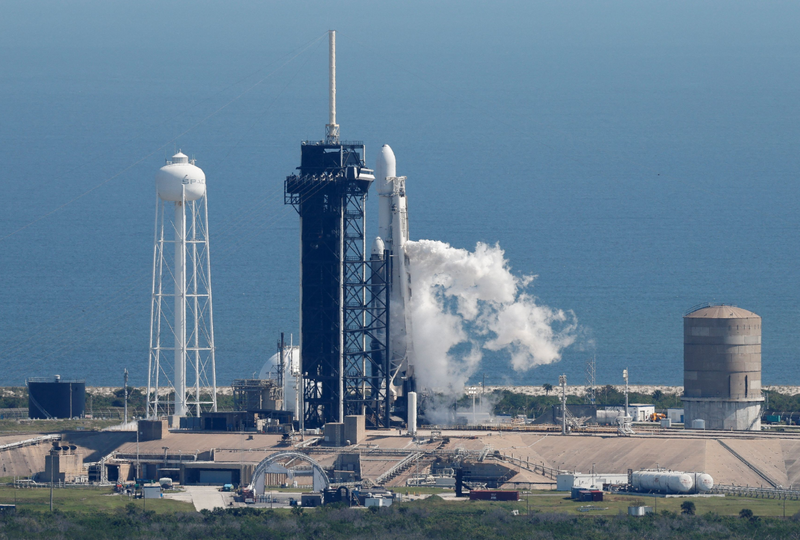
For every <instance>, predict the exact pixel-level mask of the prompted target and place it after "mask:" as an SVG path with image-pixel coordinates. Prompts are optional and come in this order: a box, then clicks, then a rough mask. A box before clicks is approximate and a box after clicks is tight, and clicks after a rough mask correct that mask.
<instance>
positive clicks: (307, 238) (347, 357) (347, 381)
mask: <svg viewBox="0 0 800 540" xmlns="http://www.w3.org/2000/svg"><path fill="white" fill-rule="evenodd" d="M364 152H365V148H364V145H363V144H361V143H356V142H352V143H348V142H341V143H340V142H335V143H329V142H319V143H308V142H306V143H304V144H303V145H302V147H301V165H300V168H299V169H300V174H299V175H291V176H289V177H287V178H286V182H285V185H284V192H285V199H284V202H285V203H286V204H291V205H292V206H294V208H295V209H296V210H297V212H298V214H299V215H300V253H301V257H300V285H301V299H300V304H301V305H300V362H301V372H302V373H303V390H302V396H303V405H302V407H303V411H304V414H303V416H304V425H305V427H320V426H322V425H324V424H325V423H327V422H337V421H338V422H344V416H345V415H346V414H365V415H366V424H367V425H368V426H371V427H382V426H387V425H388V421H389V392H388V391H387V388H388V385H387V383H388V366H387V365H386V361H387V358H388V354H387V343H388V320H389V319H388V305H389V304H388V300H389V296H388V288H387V285H386V283H387V281H388V280H387V279H386V276H387V275H388V274H387V273H386V268H387V264H386V263H385V262H383V261H379V262H375V261H369V260H366V259H365V252H366V245H365V242H366V238H365V234H364V218H365V209H364V203H365V201H366V196H367V192H368V190H369V187H370V185H371V184H372V181H373V179H374V178H373V176H372V171H371V170H369V169H367V168H366V167H365V164H364ZM373 275H378V276H379V277H376V278H373Z"/></svg>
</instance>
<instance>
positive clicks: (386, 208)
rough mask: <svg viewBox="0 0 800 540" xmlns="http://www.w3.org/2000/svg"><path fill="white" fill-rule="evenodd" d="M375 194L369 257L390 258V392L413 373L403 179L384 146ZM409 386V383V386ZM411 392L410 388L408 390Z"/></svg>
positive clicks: (381, 151)
mask: <svg viewBox="0 0 800 540" xmlns="http://www.w3.org/2000/svg"><path fill="white" fill-rule="evenodd" d="M375 183H376V187H377V191H378V197H379V198H378V237H377V238H375V241H374V242H373V244H372V258H373V260H376V258H377V257H378V254H379V253H381V252H382V253H385V254H386V256H388V257H390V258H391V264H390V265H389V268H390V269H391V275H389V276H388V277H387V280H388V281H389V290H390V295H389V305H390V309H389V313H390V320H389V331H390V335H389V354H390V359H389V366H390V370H391V375H392V387H393V393H394V394H395V395H396V394H397V393H398V391H399V390H400V388H401V387H402V386H403V383H404V382H406V381H407V380H409V379H411V378H412V377H413V374H414V366H413V350H414V348H413V346H412V342H411V319H410V316H409V313H408V310H410V301H411V274H410V272H409V262H408V256H406V252H405V244H406V241H408V201H407V199H406V177H405V176H397V162H396V160H395V157H394V152H392V149H391V147H390V146H389V145H388V144H384V145H383V147H382V148H381V150H380V153H379V154H378V159H377V163H376V166H375ZM412 384H413V383H412ZM409 390H413V387H411V388H409Z"/></svg>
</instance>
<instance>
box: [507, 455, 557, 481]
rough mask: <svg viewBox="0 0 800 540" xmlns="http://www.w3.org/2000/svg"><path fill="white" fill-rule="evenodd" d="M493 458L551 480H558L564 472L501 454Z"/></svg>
mask: <svg viewBox="0 0 800 540" xmlns="http://www.w3.org/2000/svg"><path fill="white" fill-rule="evenodd" d="M492 457H494V458H495V459H498V460H501V461H507V462H509V463H511V464H513V465H516V466H518V467H519V468H521V469H525V470H527V471H530V472H532V473H535V474H541V475H542V476H544V477H545V478H549V479H551V480H556V479H557V477H558V475H559V474H561V473H562V472H563V471H560V470H558V469H554V468H552V467H548V466H546V465H545V464H544V463H531V462H529V461H528V460H527V459H526V460H525V461H523V460H522V459H521V458H515V457H514V456H508V455H506V454H501V453H499V452H495V454H494V456H492Z"/></svg>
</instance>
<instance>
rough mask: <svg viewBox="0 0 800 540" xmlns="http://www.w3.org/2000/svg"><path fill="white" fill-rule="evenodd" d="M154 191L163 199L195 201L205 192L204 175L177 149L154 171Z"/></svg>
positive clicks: (192, 161)
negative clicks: (168, 159)
mask: <svg viewBox="0 0 800 540" xmlns="http://www.w3.org/2000/svg"><path fill="white" fill-rule="evenodd" d="M156 191H157V192H158V196H159V197H160V198H161V200H164V201H172V202H180V201H181V200H187V201H196V200H198V199H200V198H201V197H202V196H203V195H205V193H206V175H205V173H204V172H203V170H202V169H201V168H200V167H198V166H196V165H195V164H194V160H191V161H190V160H189V157H188V156H187V155H186V154H184V153H183V152H180V151H179V152H178V153H177V154H175V155H174V156H172V160H170V161H167V164H166V165H164V166H163V167H161V168H160V169H159V170H158V172H157V173H156Z"/></svg>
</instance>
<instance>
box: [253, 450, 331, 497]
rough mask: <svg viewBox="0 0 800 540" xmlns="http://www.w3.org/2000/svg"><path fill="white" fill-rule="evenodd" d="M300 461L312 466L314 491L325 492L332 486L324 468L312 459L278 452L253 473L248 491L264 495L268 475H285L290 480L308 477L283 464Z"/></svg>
mask: <svg viewBox="0 0 800 540" xmlns="http://www.w3.org/2000/svg"><path fill="white" fill-rule="evenodd" d="M295 459H299V460H301V461H305V462H306V463H308V464H310V465H311V474H310V475H311V476H313V477H314V484H313V486H314V487H313V490H314V491H317V492H321V491H323V490H324V489H325V488H327V487H328V486H329V485H330V482H329V481H328V475H327V474H325V471H324V470H323V469H322V466H321V465H320V464H319V463H317V462H316V461H315V460H314V459H312V458H311V457H309V456H307V455H305V454H301V453H300V452H278V453H277V454H273V455H271V456H269V457H268V458H266V459H265V460H264V461H262V462H261V463H259V464H258V466H257V467H256V470H255V471H254V472H253V479H252V480H251V481H250V485H249V486H248V489H250V490H252V491H253V492H254V493H255V494H256V495H263V494H264V480H265V477H266V475H267V474H285V475H287V477H288V478H293V477H295V476H308V475H309V473H308V472H306V471H297V470H295V469H292V468H289V467H286V466H285V465H284V464H283V463H282V462H284V461H286V460H295Z"/></svg>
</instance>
